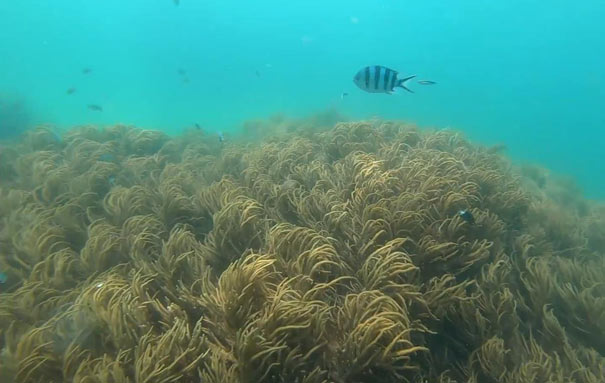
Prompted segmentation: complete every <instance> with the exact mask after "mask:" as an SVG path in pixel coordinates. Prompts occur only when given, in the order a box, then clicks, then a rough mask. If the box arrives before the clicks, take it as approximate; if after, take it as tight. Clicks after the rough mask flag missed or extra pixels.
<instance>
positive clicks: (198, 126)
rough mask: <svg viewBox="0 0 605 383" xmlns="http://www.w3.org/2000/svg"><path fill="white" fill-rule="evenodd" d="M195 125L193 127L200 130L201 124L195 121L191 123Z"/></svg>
mask: <svg viewBox="0 0 605 383" xmlns="http://www.w3.org/2000/svg"><path fill="white" fill-rule="evenodd" d="M193 125H194V126H195V128H196V129H197V130H202V126H201V125H200V124H198V123H197V122H196V123H195V124H193Z"/></svg>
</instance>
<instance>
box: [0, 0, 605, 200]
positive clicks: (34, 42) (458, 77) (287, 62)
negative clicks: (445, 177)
mask: <svg viewBox="0 0 605 383" xmlns="http://www.w3.org/2000/svg"><path fill="white" fill-rule="evenodd" d="M604 18H605V3H603V1H597V0H594V1H575V2H569V1H550V2H548V3H546V2H544V1H540V2H538V1H531V0H530V1H528V0H525V1H518V0H513V1H499V2H497V1H447V2H446V1H443V0H439V1H434V0H429V1H422V2H409V1H402V0H382V1H372V2H368V1H363V2H361V1H315V0H311V1H310V0H305V1H289V2H283V1H254V2H246V1H230V0H221V1H201V0H181V4H180V6H178V7H177V6H175V5H174V4H173V2H172V1H171V0H153V1H150V0H145V1H143V0H130V1H125V0H120V1H118V0H103V1H75V0H73V1H67V0H53V1H48V0H36V1H34V0H19V1H2V2H0V19H1V22H0V95H1V97H3V98H4V99H5V100H6V99H9V100H14V99H17V100H19V102H20V103H21V107H20V108H21V110H22V111H24V112H20V113H21V114H24V113H25V114H27V115H28V118H24V119H23V121H27V123H28V124H34V123H51V124H54V125H56V126H57V127H59V128H61V129H67V128H69V127H72V126H74V125H78V124H100V125H107V124H114V123H128V124H136V125H138V126H140V127H145V128H150V129H162V130H164V131H167V132H169V133H178V132H180V131H182V130H183V129H184V128H186V127H189V126H191V125H192V124H194V123H199V124H200V125H201V126H203V127H204V128H206V129H208V130H223V131H235V130H237V128H238V127H239V126H240V124H241V123H242V122H243V121H245V120H249V119H253V118H264V117H268V116H270V115H273V114H277V113H283V114H286V115H291V116H304V115H308V114H312V113H315V112H318V111H321V110H325V109H327V108H336V109H337V110H339V111H340V112H342V113H344V114H345V115H347V116H350V117H352V118H364V117H371V116H379V117H383V118H395V119H404V120H408V121H413V122H416V123H418V124H420V125H423V126H434V127H439V128H446V127H450V128H453V129H458V130H461V131H463V132H465V133H466V134H467V135H468V136H469V137H470V138H471V139H474V140H476V141H478V142H482V143H486V144H496V143H504V144H506V146H507V147H508V150H509V153H510V155H511V156H512V157H513V158H515V159H517V160H519V161H532V162H538V163H541V164H543V165H545V166H547V167H548V168H550V169H552V170H553V171H555V172H558V173H563V174H567V175H570V176H572V177H573V178H575V179H576V180H577V181H578V182H579V184H580V185H581V186H582V188H583V189H584V190H585V192H586V194H587V196H589V197H592V198H604V197H605V176H603V174H604V170H605V169H604V168H605V165H604V164H605V162H604V161H603V160H602V157H603V156H602V152H603V142H604V141H605V133H604V127H605V108H603V104H604V101H605V92H604V91H603V89H604V86H605V75H604V73H603V71H604V69H603V68H605V53H604V50H603V49H602V45H603V43H602V36H604V35H605V25H604V24H603V22H602V20H603V19H604ZM374 64H380V65H386V66H388V67H391V68H393V69H397V70H399V71H400V72H401V73H402V74H404V75H407V74H418V75H419V77H420V78H422V79H430V80H434V81H437V83H438V84H437V85H434V86H421V85H418V84H415V85H412V87H413V89H414V90H416V93H414V94H404V93H402V94H397V95H383V94H370V93H364V92H363V91H361V90H359V89H357V88H356V87H355V85H354V84H353V82H352V77H353V75H354V74H355V73H356V72H357V70H359V68H361V67H363V66H366V65H374ZM83 68H90V69H91V73H89V74H83V73H82V69H83ZM179 68H182V69H183V70H185V71H186V76H187V77H188V79H189V82H188V83H184V82H183V81H182V80H183V76H182V75H181V74H179V73H178V69H179ZM70 87H74V88H76V91H75V93H73V94H71V95H67V94H66V90H67V89H68V88H70ZM343 92H347V93H348V94H349V95H348V96H347V97H345V98H343V99H341V94H342V93H343ZM88 104H98V105H101V106H102V107H103V111H102V112H96V111H92V110H89V109H88V108H87V107H86V106H87V105H88ZM10 105H12V104H10ZM5 109H6V107H5ZM3 113H8V112H3ZM13 126H14V124H13V125H11V126H10V127H7V125H6V124H4V125H0V134H2V135H4V136H7V135H10V134H11V133H12V132H11V131H8V132H7V131H6V130H7V129H9V130H12V129H14V127H13Z"/></svg>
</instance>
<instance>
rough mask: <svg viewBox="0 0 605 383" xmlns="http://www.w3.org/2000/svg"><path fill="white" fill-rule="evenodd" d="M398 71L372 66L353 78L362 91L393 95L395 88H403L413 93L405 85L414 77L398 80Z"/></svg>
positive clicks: (361, 70)
mask: <svg viewBox="0 0 605 383" xmlns="http://www.w3.org/2000/svg"><path fill="white" fill-rule="evenodd" d="M397 74H398V73H397V71H396V70H393V69H389V68H387V67H384V66H381V65H372V66H367V67H365V68H362V69H360V70H359V72H357V74H356V75H355V77H354V78H353V82H354V83H355V84H356V85H357V86H358V87H359V88H360V89H362V90H365V91H366V92H370V93H389V94H390V93H392V92H394V90H395V88H397V87H399V88H403V89H405V90H407V91H408V92H411V93H414V92H412V91H411V90H410V89H408V88H407V87H406V86H405V83H406V82H407V81H409V80H411V79H413V78H414V77H416V75H413V76H409V77H405V78H402V79H399V78H397Z"/></svg>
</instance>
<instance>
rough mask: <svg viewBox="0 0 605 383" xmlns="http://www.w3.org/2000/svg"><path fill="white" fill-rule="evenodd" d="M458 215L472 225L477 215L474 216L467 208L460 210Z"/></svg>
mask: <svg viewBox="0 0 605 383" xmlns="http://www.w3.org/2000/svg"><path fill="white" fill-rule="evenodd" d="M458 215H459V216H460V218H462V219H463V220H465V221H466V222H468V223H469V224H471V225H472V224H474V223H475V217H473V214H472V213H471V212H470V211H468V210H466V209H465V210H460V211H459V212H458Z"/></svg>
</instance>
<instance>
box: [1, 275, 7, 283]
mask: <svg viewBox="0 0 605 383" xmlns="http://www.w3.org/2000/svg"><path fill="white" fill-rule="evenodd" d="M7 280H8V276H7V275H6V273H0V283H6V281H7Z"/></svg>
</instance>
